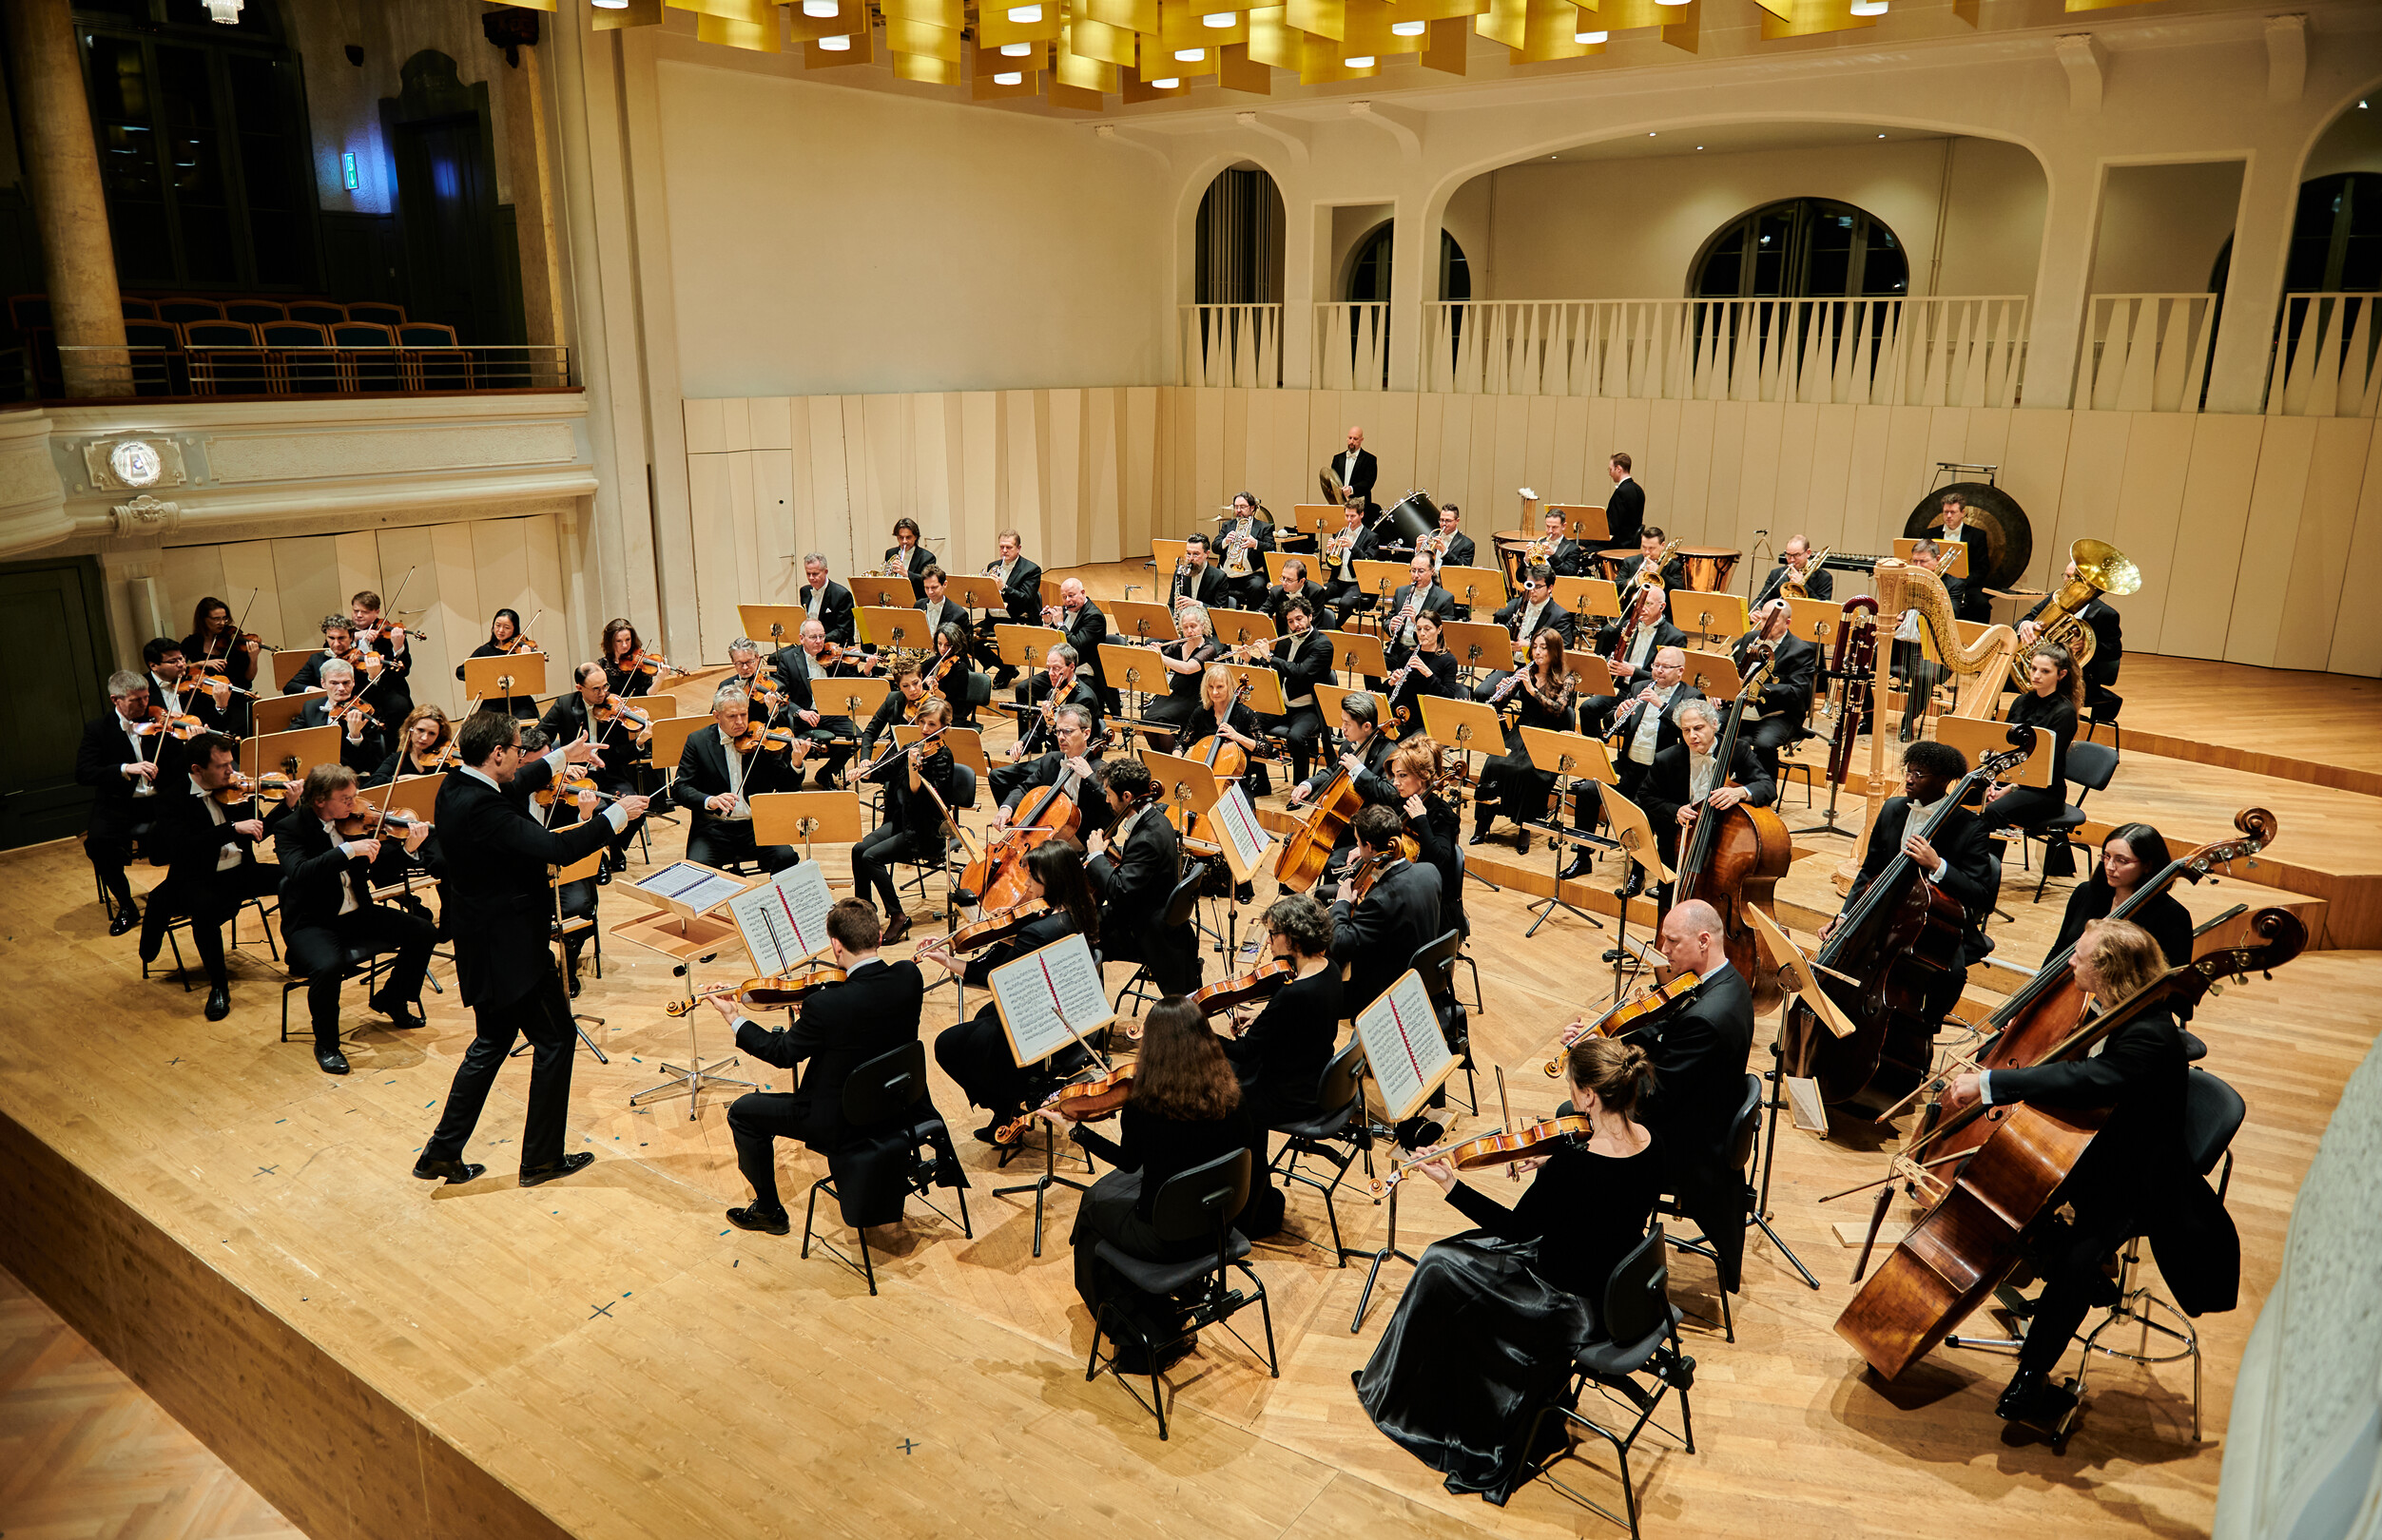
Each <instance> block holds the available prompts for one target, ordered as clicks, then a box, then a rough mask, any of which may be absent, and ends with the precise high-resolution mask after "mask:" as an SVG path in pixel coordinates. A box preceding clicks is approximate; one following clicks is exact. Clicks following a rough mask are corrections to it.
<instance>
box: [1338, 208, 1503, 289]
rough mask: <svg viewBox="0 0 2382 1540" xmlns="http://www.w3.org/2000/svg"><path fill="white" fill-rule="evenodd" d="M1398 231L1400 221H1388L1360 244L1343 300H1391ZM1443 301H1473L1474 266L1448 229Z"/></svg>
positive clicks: (1442, 258) (1442, 251) (1442, 246)
mask: <svg viewBox="0 0 2382 1540" xmlns="http://www.w3.org/2000/svg"><path fill="white" fill-rule="evenodd" d="M1397 229H1398V221H1395V220H1386V221H1383V222H1382V223H1381V224H1380V225H1378V226H1376V227H1375V228H1374V230H1373V232H1372V234H1370V235H1368V236H1366V237H1365V239H1364V240H1363V241H1360V242H1358V244H1357V248H1356V258H1355V260H1352V261H1351V262H1349V263H1348V283H1347V292H1346V294H1345V295H1343V296H1341V298H1344V299H1348V300H1367V299H1382V300H1386V299H1387V298H1389V258H1390V252H1391V250H1392V247H1393V243H1394V242H1395V240H1396V236H1397ZM1439 298H1442V299H1469V298H1472V264H1471V263H1470V262H1469V261H1467V260H1465V258H1464V249H1463V247H1462V246H1460V245H1458V244H1456V238H1455V237H1454V236H1451V235H1449V234H1448V233H1447V232H1446V231H1444V230H1442V231H1441V232H1440V233H1439Z"/></svg>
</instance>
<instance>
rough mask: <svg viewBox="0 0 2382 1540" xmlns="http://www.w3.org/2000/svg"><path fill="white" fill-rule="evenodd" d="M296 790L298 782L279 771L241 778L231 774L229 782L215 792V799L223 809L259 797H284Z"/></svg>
mask: <svg viewBox="0 0 2382 1540" xmlns="http://www.w3.org/2000/svg"><path fill="white" fill-rule="evenodd" d="M297 789H298V782H297V781H296V780H294V779H292V778H291V777H289V776H285V775H283V774H282V773H281V771H279V770H267V771H266V772H265V773H264V774H262V775H261V776H255V777H250V776H243V775H242V774H241V773H240V772H239V771H237V770H235V771H233V772H232V778H231V780H227V781H225V782H224V783H223V785H221V786H219V787H217V788H216V790H215V799H216V800H217V801H219V802H221V803H223V805H224V806H225V807H231V806H233V805H235V804H237V803H240V802H251V801H254V800H256V799H258V798H260V797H286V796H288V795H289V794H290V793H291V792H293V791H296V790H297Z"/></svg>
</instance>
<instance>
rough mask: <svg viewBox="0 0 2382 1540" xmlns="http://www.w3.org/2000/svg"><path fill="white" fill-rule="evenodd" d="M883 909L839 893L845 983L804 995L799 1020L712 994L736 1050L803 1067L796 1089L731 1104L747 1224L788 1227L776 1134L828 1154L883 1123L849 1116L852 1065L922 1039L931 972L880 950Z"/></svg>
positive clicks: (738, 1218) (834, 955)
mask: <svg viewBox="0 0 2382 1540" xmlns="http://www.w3.org/2000/svg"><path fill="white" fill-rule="evenodd" d="M882 945H883V943H882V941H881V939H880V937H879V934H878V919H877V911H876V910H875V908H873V907H872V906H871V905H870V904H869V903H868V902H867V900H865V899H862V898H839V899H838V900H836V903H835V906H834V907H833V908H831V909H829V910H828V911H827V953H828V956H829V957H830V958H831V959H832V960H833V962H834V964H835V966H836V967H838V968H841V969H842V970H843V982H842V983H840V984H828V985H825V986H823V988H820V989H818V990H815V991H812V992H810V993H809V994H807V995H804V997H803V1000H802V1003H801V1004H800V1005H799V1006H798V1007H796V1014H795V1018H794V1025H793V1026H791V1027H783V1028H777V1029H774V1030H772V1029H770V1028H765V1027H764V1026H762V1025H761V1024H760V1023H759V1022H757V1021H755V1020H753V1019H752V1018H751V1017H750V1016H748V1015H746V1014H745V1013H744V1012H743V1011H740V1010H738V1009H737V1007H736V1005H735V1003H734V1001H733V998H732V997H731V996H729V995H725V994H714V995H711V996H709V1000H710V1005H711V1009H712V1010H714V1011H718V1012H719V1013H720V1015H721V1018H722V1019H723V1020H726V1021H727V1022H729V1023H730V1024H732V1025H733V1026H734V1027H735V1029H736V1049H737V1051H738V1052H740V1053H749V1054H751V1055H752V1056H753V1057H754V1058H756V1059H759V1060H760V1061H761V1062H762V1063H764V1064H768V1065H775V1066H776V1067H777V1068H781V1069H792V1068H796V1067H797V1066H800V1067H801V1068H802V1079H801V1081H800V1083H799V1084H798V1085H797V1086H796V1088H794V1089H793V1090H790V1091H746V1093H745V1094H744V1095H742V1096H739V1097H738V1098H736V1100H735V1101H733V1102H731V1103H729V1104H728V1108H727V1128H728V1133H729V1134H730V1135H731V1136H733V1138H734V1139H735V1141H736V1165H737V1169H738V1170H740V1171H742V1172H743V1173H744V1176H745V1181H746V1183H747V1184H749V1185H750V1186H751V1187H752V1190H753V1200H752V1202H751V1203H748V1204H746V1206H745V1207H743V1208H731V1209H729V1210H728V1211H727V1221H728V1222H729V1223H730V1224H733V1225H735V1226H736V1227H737V1228H738V1229H740V1230H755V1231H758V1232H760V1233H761V1234H763V1235H784V1234H785V1233H786V1231H787V1230H788V1229H789V1228H791V1225H790V1224H789V1223H788V1222H787V1219H786V1213H785V1204H784V1201H783V1200H781V1199H780V1197H779V1196H778V1169H777V1142H778V1141H779V1140H781V1139H799V1140H801V1141H802V1142H803V1143H804V1144H805V1145H809V1146H810V1147H811V1148H812V1149H814V1150H817V1151H818V1152H819V1153H820V1154H822V1155H827V1154H832V1153H833V1152H835V1151H836V1150H837V1149H838V1148H840V1147H842V1145H847V1144H851V1143H853V1142H854V1141H856V1140H859V1139H863V1138H865V1137H867V1136H868V1135H869V1134H870V1133H872V1132H874V1131H876V1130H874V1129H872V1128H866V1127H855V1126H852V1125H850V1124H847V1123H845V1122H844V1121H843V1086H844V1082H845V1081H847V1080H849V1079H850V1078H851V1077H852V1071H853V1070H855V1069H857V1068H860V1067H861V1066H862V1065H863V1064H866V1063H867V1062H868V1061H869V1060H871V1059H875V1058H881V1057H882V1056H883V1055H885V1054H887V1053H891V1052H893V1051H894V1050H895V1049H900V1048H901V1047H903V1046H904V1045H906V1044H910V1043H915V1042H917V1041H918V1035H919V1016H920V1012H921V1010H922V1008H923V1005H924V1002H925V998H926V980H925V978H924V976H923V975H922V974H921V973H920V970H919V965H918V964H917V963H916V962H913V961H911V960H909V959H907V958H904V959H903V960H901V961H900V962H887V961H886V960H885V959H884V958H883V957H882V956H881V955H880V954H879V949H880V948H881V946H882Z"/></svg>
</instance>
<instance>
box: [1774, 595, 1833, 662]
mask: <svg viewBox="0 0 2382 1540" xmlns="http://www.w3.org/2000/svg"><path fill="white" fill-rule="evenodd" d="M1787 607H1788V609H1789V610H1790V611H1791V612H1792V614H1793V616H1794V619H1793V620H1792V621H1791V623H1790V624H1789V626H1788V630H1789V633H1790V634H1791V635H1794V636H1799V637H1801V638H1803V640H1804V641H1806V642H1809V643H1811V645H1813V646H1816V647H1818V648H1819V649H1820V652H1821V653H1822V655H1823V656H1822V658H1821V662H1822V663H1826V662H1827V658H1826V656H1825V655H1826V654H1827V652H1828V651H1829V649H1830V648H1831V647H1833V646H1834V645H1836V627H1837V626H1841V625H1843V624H1844V619H1845V606H1843V605H1842V604H1840V603H1838V602H1837V601H1836V600H1833V599H1797V598H1794V597H1793V596H1792V595H1790V596H1789V597H1788V599H1787Z"/></svg>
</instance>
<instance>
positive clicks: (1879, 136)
mask: <svg viewBox="0 0 2382 1540" xmlns="http://www.w3.org/2000/svg"><path fill="white" fill-rule="evenodd" d="M1877 137H1878V138H1880V139H1884V138H1885V137H1886V136H1885V135H1884V134H1880V135H1878V136H1877Z"/></svg>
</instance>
